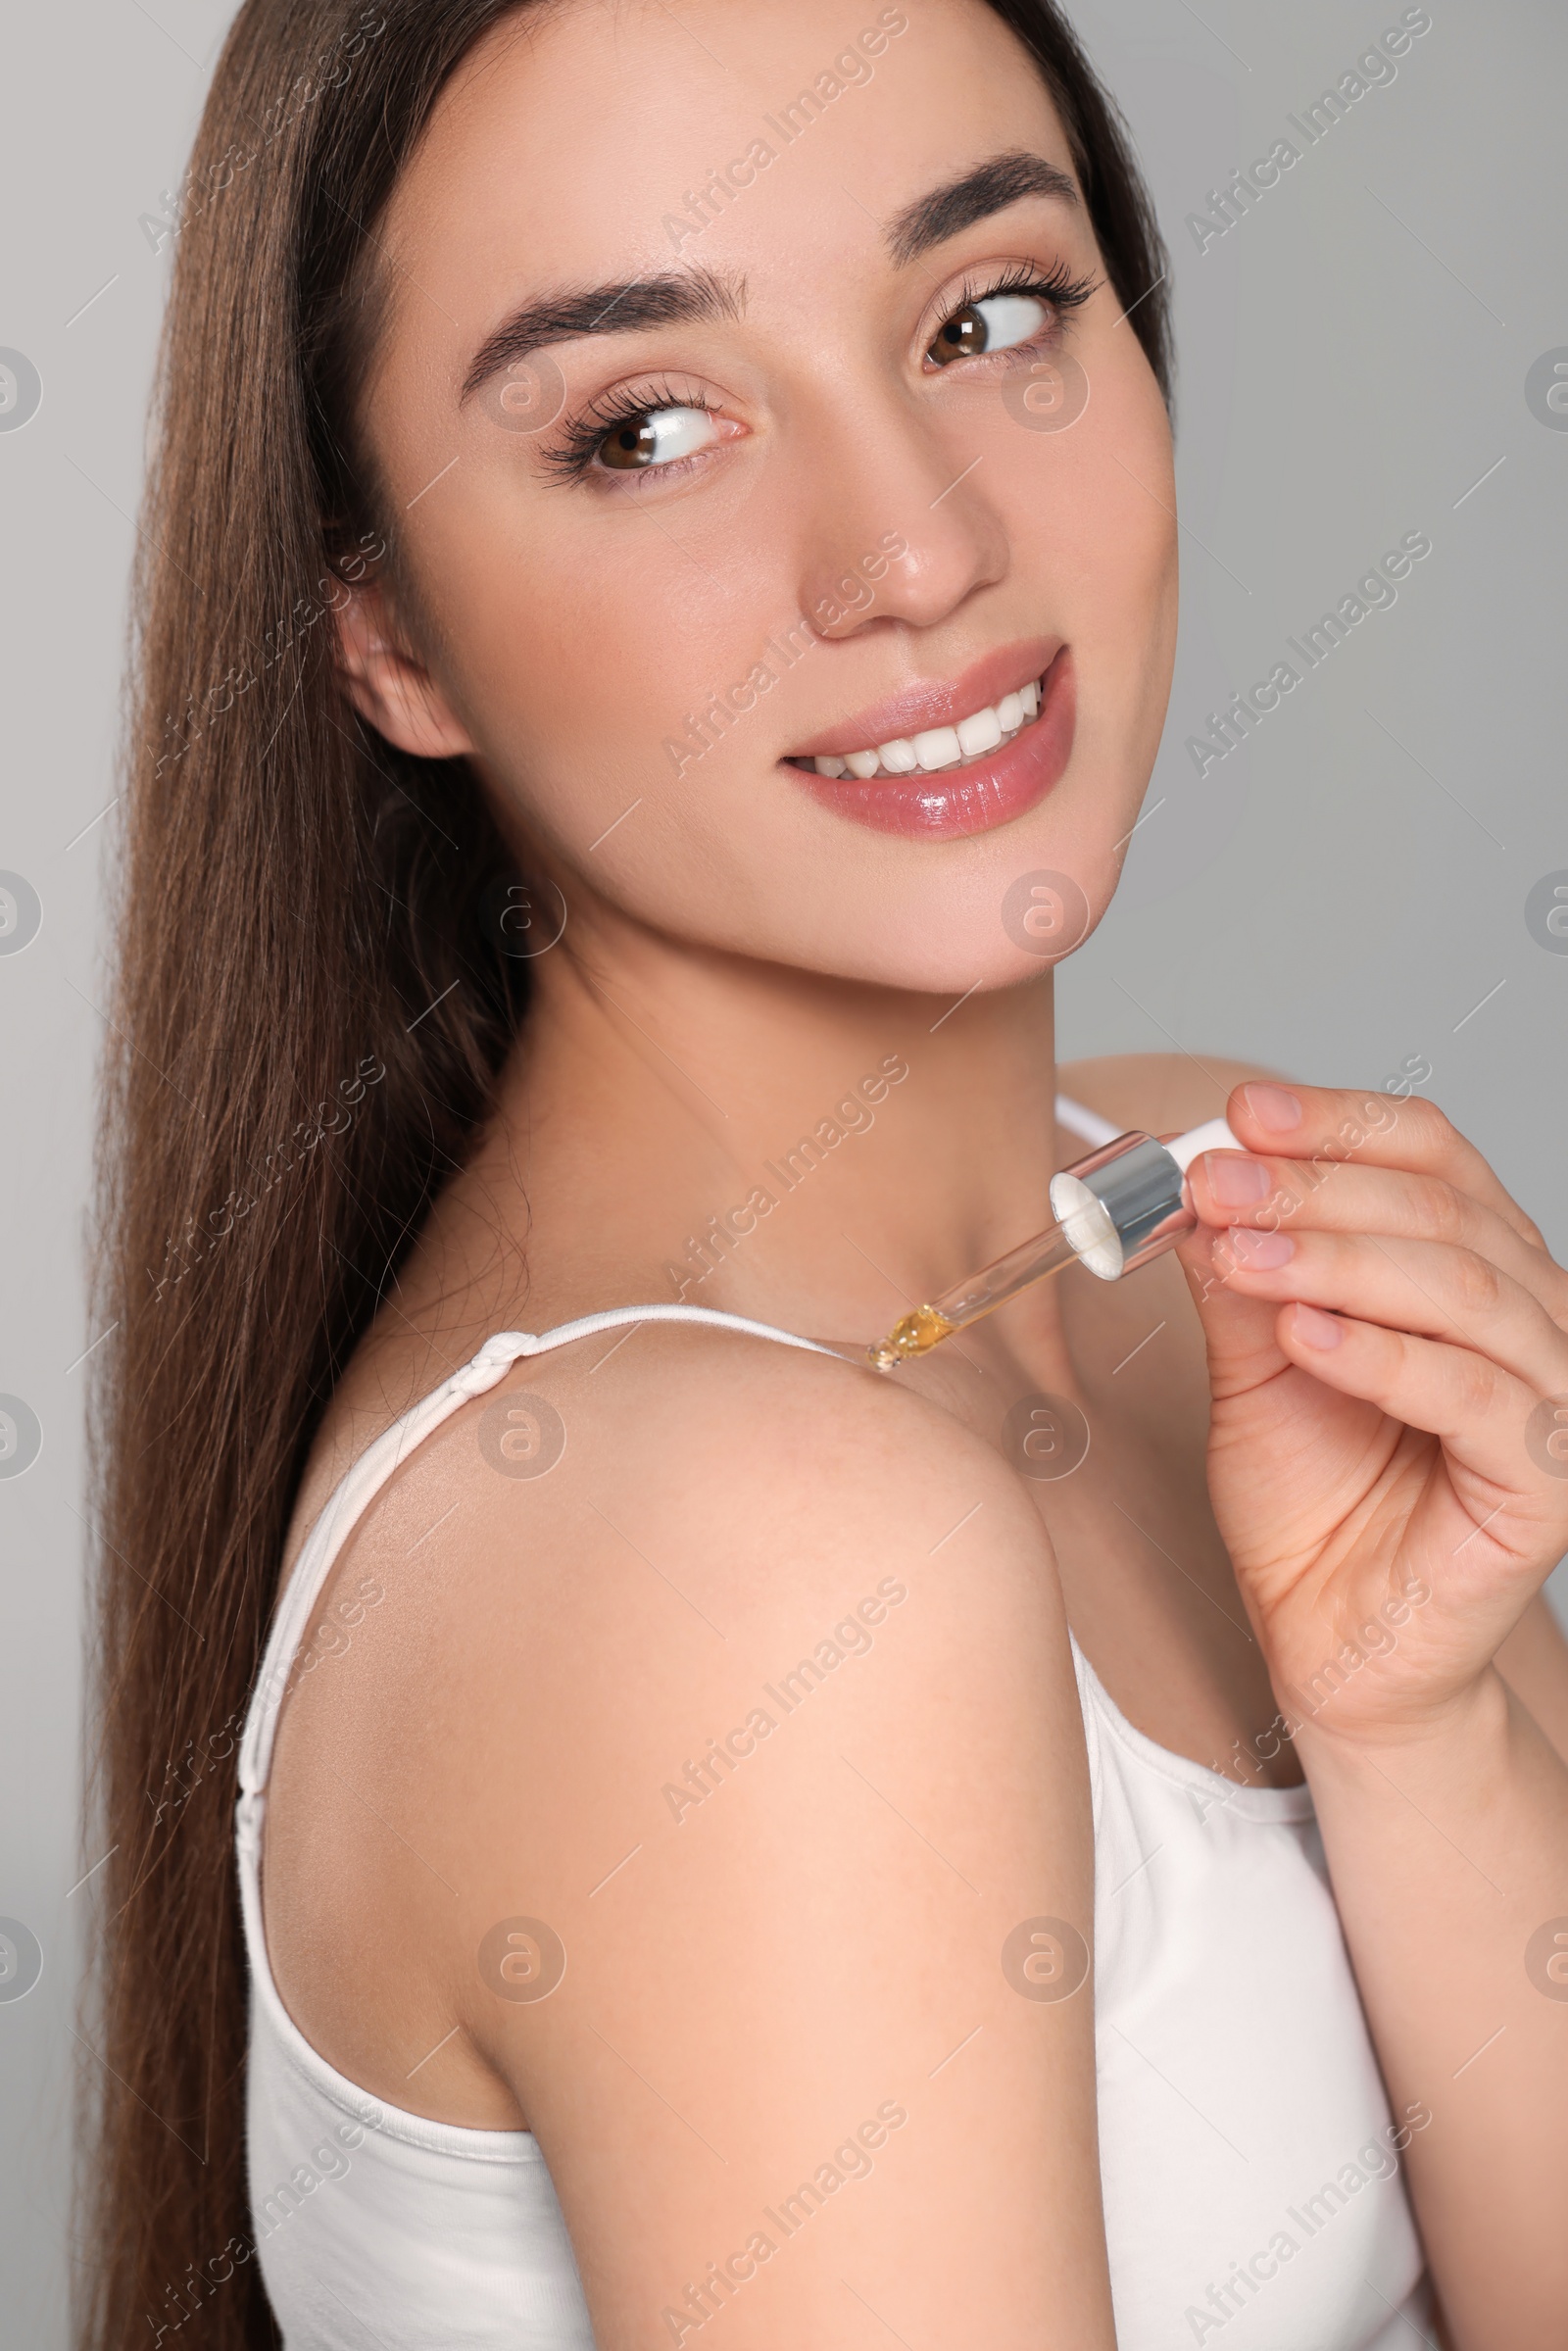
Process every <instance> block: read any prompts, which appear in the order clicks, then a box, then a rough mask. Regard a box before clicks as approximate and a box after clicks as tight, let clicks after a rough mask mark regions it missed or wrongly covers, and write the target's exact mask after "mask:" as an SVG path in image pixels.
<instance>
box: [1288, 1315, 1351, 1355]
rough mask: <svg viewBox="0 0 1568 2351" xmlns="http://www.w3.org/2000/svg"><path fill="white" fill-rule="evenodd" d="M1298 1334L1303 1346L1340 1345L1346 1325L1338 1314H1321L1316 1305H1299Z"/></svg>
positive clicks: (1297, 1316)
mask: <svg viewBox="0 0 1568 2351" xmlns="http://www.w3.org/2000/svg"><path fill="white" fill-rule="evenodd" d="M1296 1336H1297V1337H1298V1339H1299V1340H1300V1342H1301V1344H1302V1346H1303V1347H1338V1346H1339V1344H1340V1341H1341V1340H1342V1339H1343V1338H1344V1337H1345V1325H1344V1323H1342V1322H1341V1320H1340V1318H1339V1316H1338V1315H1337V1314H1320V1313H1319V1312H1318V1309H1317V1308H1316V1306H1298V1307H1297V1309H1296Z"/></svg>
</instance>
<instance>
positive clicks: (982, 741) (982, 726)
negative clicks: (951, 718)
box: [958, 710, 1002, 759]
mask: <svg viewBox="0 0 1568 2351" xmlns="http://www.w3.org/2000/svg"><path fill="white" fill-rule="evenodd" d="M1001 741H1002V714H1001V712H1000V711H999V710H976V711H975V713H974V716H973V717H972V718H960V719H959V720H958V749H959V750H960V751H961V752H962V754H963V756H964V758H965V759H978V758H979V756H980V754H981V752H983V751H995V750H996V748H997V745H998V744H999V743H1000V742H1001Z"/></svg>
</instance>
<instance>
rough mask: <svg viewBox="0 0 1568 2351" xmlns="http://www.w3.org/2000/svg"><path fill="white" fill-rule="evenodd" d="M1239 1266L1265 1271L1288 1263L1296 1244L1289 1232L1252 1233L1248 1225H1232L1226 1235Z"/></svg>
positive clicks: (1260, 1271)
mask: <svg viewBox="0 0 1568 2351" xmlns="http://www.w3.org/2000/svg"><path fill="white" fill-rule="evenodd" d="M1228 1238H1229V1240H1230V1244H1231V1247H1232V1249H1234V1250H1235V1252H1236V1262H1237V1264H1238V1265H1240V1266H1244V1267H1252V1266H1255V1267H1256V1268H1257V1270H1258V1272H1259V1273H1266V1272H1268V1271H1269V1270H1270V1269H1271V1268H1272V1267H1274V1266H1276V1265H1288V1264H1289V1263H1290V1261H1291V1259H1292V1258H1293V1257H1294V1256H1295V1254H1296V1244H1295V1242H1294V1241H1293V1240H1292V1239H1291V1237H1290V1235H1289V1233H1254V1232H1253V1231H1252V1230H1251V1228H1250V1226H1249V1225H1233V1226H1232V1227H1231V1230H1230V1234H1229V1236H1228Z"/></svg>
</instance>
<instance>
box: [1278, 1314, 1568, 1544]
mask: <svg viewBox="0 0 1568 2351" xmlns="http://www.w3.org/2000/svg"><path fill="white" fill-rule="evenodd" d="M1278 1338H1279V1345H1280V1348H1281V1351H1282V1352H1283V1353H1284V1355H1285V1356H1286V1358H1287V1360H1288V1361H1290V1362H1292V1363H1295V1364H1298V1365H1299V1367H1300V1369H1301V1370H1303V1371H1307V1372H1310V1373H1311V1375H1312V1377H1313V1378H1314V1379H1315V1380H1320V1381H1321V1382H1322V1383H1323V1385H1324V1387H1326V1388H1334V1389H1337V1390H1338V1391H1339V1392H1340V1393H1341V1394H1342V1395H1344V1396H1360V1397H1361V1398H1362V1399H1363V1400H1364V1401H1365V1402H1367V1403H1370V1404H1376V1405H1377V1406H1378V1407H1379V1409H1380V1410H1382V1411H1384V1412H1386V1413H1388V1414H1389V1415H1390V1416H1391V1417H1392V1418H1393V1419H1395V1420H1398V1421H1402V1422H1403V1424H1404V1425H1405V1427H1406V1428H1410V1429H1421V1430H1424V1431H1425V1432H1426V1434H1427V1435H1428V1436H1431V1437H1436V1438H1438V1439H1440V1440H1441V1441H1442V1443H1443V1444H1444V1445H1445V1446H1446V1448H1447V1449H1448V1451H1449V1453H1450V1455H1451V1457H1452V1458H1453V1460H1454V1461H1455V1462H1457V1463H1460V1464H1462V1465H1463V1467H1464V1469H1465V1470H1467V1471H1469V1472H1470V1473H1472V1474H1473V1475H1475V1476H1477V1477H1480V1478H1485V1479H1488V1480H1490V1481H1492V1483H1493V1484H1494V1485H1495V1488H1496V1489H1497V1492H1496V1494H1495V1497H1494V1498H1495V1501H1496V1502H1497V1503H1498V1504H1499V1505H1500V1506H1501V1507H1502V1508H1503V1509H1506V1508H1507V1507H1508V1504H1509V1501H1510V1498H1517V1500H1519V1501H1522V1502H1524V1503H1526V1504H1527V1505H1528V1517H1529V1523H1530V1524H1531V1525H1532V1526H1540V1525H1542V1524H1544V1523H1546V1522H1550V1523H1551V1524H1552V1525H1553V1526H1554V1527H1556V1526H1559V1525H1560V1529H1561V1534H1562V1539H1563V1541H1564V1542H1565V1543H1568V1480H1565V1479H1564V1478H1562V1477H1560V1476H1559V1475H1557V1474H1556V1473H1555V1471H1554V1470H1553V1469H1552V1468H1551V1467H1550V1466H1549V1456H1548V1455H1546V1454H1544V1453H1543V1452H1542V1451H1541V1448H1540V1447H1539V1446H1537V1445H1533V1444H1532V1442H1531V1440H1532V1434H1533V1432H1534V1431H1535V1430H1537V1429H1538V1428H1539V1426H1540V1402H1539V1399H1538V1397H1537V1396H1536V1395H1535V1393H1534V1391H1533V1390H1532V1389H1531V1388H1530V1387H1529V1386H1527V1385H1525V1384H1524V1383H1522V1382H1520V1381H1518V1380H1516V1379H1515V1378H1514V1377H1513V1375H1512V1373H1511V1372H1507V1371H1504V1370H1503V1369H1502V1367H1501V1365H1500V1364H1496V1363H1492V1362H1489V1361H1488V1360H1487V1358H1486V1357H1485V1356H1484V1355H1478V1354H1476V1353H1475V1352H1474V1351H1473V1350H1472V1349H1471V1348H1469V1347H1450V1346H1446V1345H1445V1344H1444V1343H1443V1342H1442V1341H1439V1340H1432V1339H1421V1338H1416V1337H1414V1336H1412V1334H1411V1333H1409V1332H1408V1331H1390V1330H1385V1329H1384V1328H1383V1327H1382V1326H1381V1325H1380V1324H1378V1323H1372V1322H1362V1321H1359V1320H1358V1319H1356V1318H1355V1317H1353V1316H1351V1315H1348V1314H1325V1313H1323V1312H1322V1311H1321V1310H1320V1309H1319V1308H1318V1307H1316V1306H1309V1305H1299V1304H1298V1305H1290V1306H1284V1307H1282V1308H1281V1309H1280V1311H1279V1322H1278ZM1517 1515H1518V1513H1517V1511H1516V1513H1515V1516H1516V1518H1517ZM1515 1531H1517V1530H1515Z"/></svg>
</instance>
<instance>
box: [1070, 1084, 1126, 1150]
mask: <svg viewBox="0 0 1568 2351" xmlns="http://www.w3.org/2000/svg"><path fill="white" fill-rule="evenodd" d="M1056 1117H1057V1119H1058V1121H1059V1122H1060V1124H1061V1125H1062V1126H1064V1127H1071V1129H1072V1131H1073V1133H1074V1134H1075V1135H1082V1137H1083V1139H1084V1141H1085V1142H1086V1143H1092V1144H1093V1145H1094V1147H1095V1149H1096V1151H1099V1149H1100V1147H1101V1145H1102V1144H1103V1143H1114V1142H1115V1140H1116V1138H1117V1136H1118V1135H1121V1134H1124V1133H1125V1132H1126V1129H1125V1128H1124V1127H1118V1126H1112V1124H1111V1122H1110V1120H1109V1119H1108V1118H1102V1117H1101V1115H1100V1112H1099V1111H1098V1110H1091V1109H1090V1108H1089V1107H1088V1105H1087V1104H1086V1103H1084V1102H1074V1101H1073V1099H1072V1097H1071V1095H1070V1094H1058V1095H1057V1097H1056Z"/></svg>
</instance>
